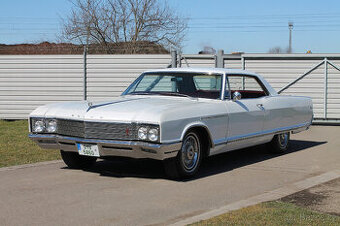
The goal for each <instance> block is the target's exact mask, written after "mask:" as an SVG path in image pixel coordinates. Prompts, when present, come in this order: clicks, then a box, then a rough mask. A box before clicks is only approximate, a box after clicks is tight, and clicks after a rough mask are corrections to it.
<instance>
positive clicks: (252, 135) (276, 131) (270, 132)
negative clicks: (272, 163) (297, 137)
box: [214, 122, 311, 146]
mask: <svg viewBox="0 0 340 226" xmlns="http://www.w3.org/2000/svg"><path fill="white" fill-rule="evenodd" d="M310 125H311V123H310V122H307V123H302V124H298V125H294V126H287V127H281V128H276V129H272V130H266V131H262V132H256V133H250V134H246V135H240V136H234V137H227V138H223V139H218V140H214V143H215V146H218V145H223V144H226V143H232V142H237V141H242V140H246V139H252V138H256V137H261V136H266V135H275V134H279V133H284V132H290V131H294V130H298V129H302V128H304V127H305V128H306V129H308V127H309V126H310Z"/></svg>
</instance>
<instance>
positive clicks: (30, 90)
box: [0, 55, 171, 119]
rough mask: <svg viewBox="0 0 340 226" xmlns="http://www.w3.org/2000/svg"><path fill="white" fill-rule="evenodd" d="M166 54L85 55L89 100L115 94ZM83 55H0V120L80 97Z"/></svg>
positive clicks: (163, 62)
mask: <svg viewBox="0 0 340 226" xmlns="http://www.w3.org/2000/svg"><path fill="white" fill-rule="evenodd" d="M170 61H171V58H170V55H88V56H87V96H88V99H89V100H103V99H108V98H112V97H116V96H118V95H120V94H121V92H122V91H123V90H124V89H125V88H126V87H127V86H128V85H129V84H130V83H131V82H132V81H133V80H134V79H135V78H136V77H137V76H138V75H139V74H140V73H141V72H143V71H145V70H148V69H155V68H165V67H167V66H168V64H169V63H170ZM83 63H84V62H83V55H0V119H23V118H27V116H28V114H29V113H30V112H31V111H32V110H34V109H35V108H36V107H38V106H41V105H44V104H47V103H53V102H59V101H71V100H82V99H83V87H84V86H83V75H84V68H83Z"/></svg>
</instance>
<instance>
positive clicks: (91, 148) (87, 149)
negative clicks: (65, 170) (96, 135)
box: [77, 144, 100, 157]
mask: <svg viewBox="0 0 340 226" xmlns="http://www.w3.org/2000/svg"><path fill="white" fill-rule="evenodd" d="M77 148H78V153H79V155H86V156H93V157H99V156H100V155H99V149H98V146H97V145H94V144H77Z"/></svg>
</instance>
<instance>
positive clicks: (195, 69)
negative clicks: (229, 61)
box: [145, 67, 261, 77]
mask: <svg viewBox="0 0 340 226" xmlns="http://www.w3.org/2000/svg"><path fill="white" fill-rule="evenodd" d="M145 72H196V73H221V74H247V75H253V76H256V77H261V76H259V75H258V74H255V73H253V72H250V71H246V70H241V69H230V68H200V67H187V68H165V69H154V70H148V71H145Z"/></svg>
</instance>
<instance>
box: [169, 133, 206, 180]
mask: <svg viewBox="0 0 340 226" xmlns="http://www.w3.org/2000/svg"><path fill="white" fill-rule="evenodd" d="M201 161H202V144H201V142H200V139H199V136H198V135H197V133H196V132H189V133H187V134H186V135H185V137H184V139H183V143H182V147H181V150H180V151H179V152H178V154H177V156H176V157H175V158H171V159H166V160H164V169H165V172H166V174H167V175H168V176H169V177H170V178H187V177H191V176H193V175H194V174H196V173H197V171H198V169H199V166H200V164H201Z"/></svg>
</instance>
